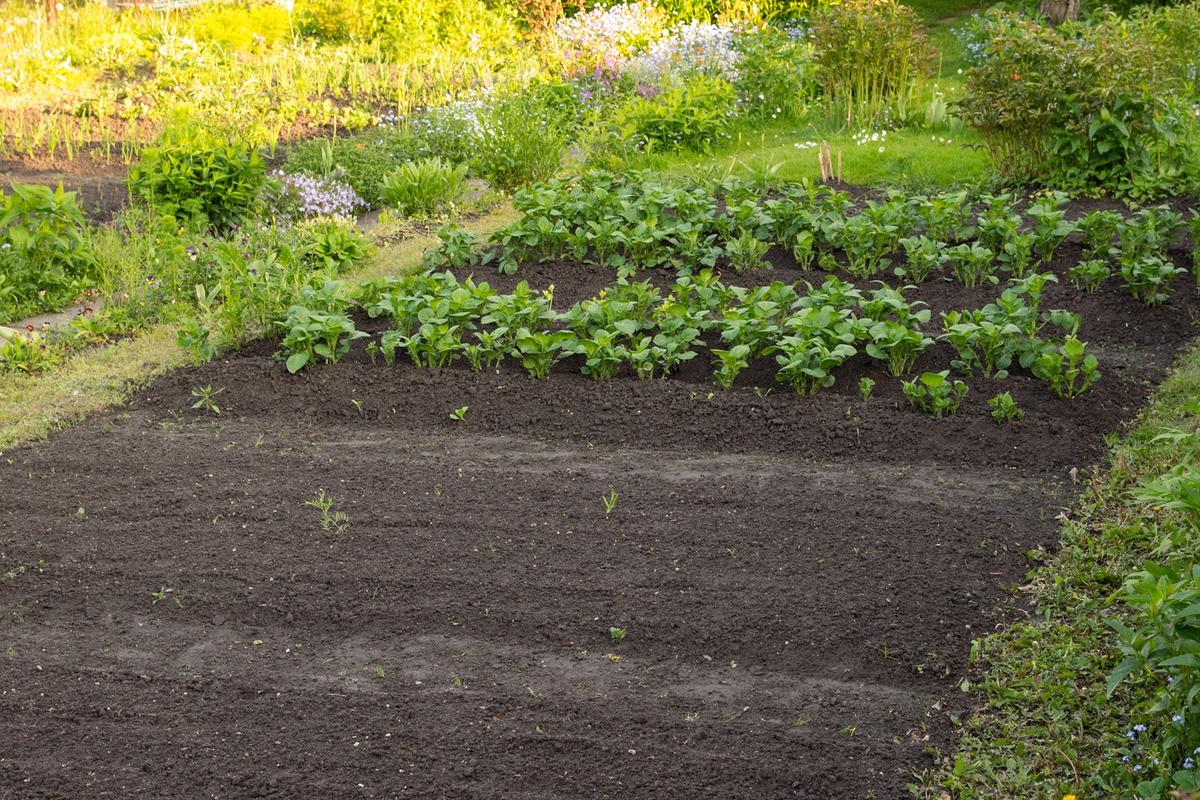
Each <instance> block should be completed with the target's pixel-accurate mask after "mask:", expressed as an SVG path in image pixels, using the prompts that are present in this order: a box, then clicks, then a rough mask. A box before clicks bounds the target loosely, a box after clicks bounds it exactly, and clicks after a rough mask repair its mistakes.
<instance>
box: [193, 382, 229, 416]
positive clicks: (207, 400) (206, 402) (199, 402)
mask: <svg viewBox="0 0 1200 800" xmlns="http://www.w3.org/2000/svg"><path fill="white" fill-rule="evenodd" d="M223 391H225V390H224V389H216V390H214V389H213V388H212V384H209V385H208V386H202V387H199V388H196V389H192V397H194V398H196V402H194V403H192V408H193V409H195V410H196V411H208V412H211V413H213V414H215V415H218V416H219V415H220V414H221V407H220V406H218V405H217V404H216V402H214V398H216V396H217V395H219V394H221V392H223Z"/></svg>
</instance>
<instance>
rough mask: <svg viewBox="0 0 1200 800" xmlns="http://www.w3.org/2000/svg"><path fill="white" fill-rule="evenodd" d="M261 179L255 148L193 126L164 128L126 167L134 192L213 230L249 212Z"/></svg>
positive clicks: (263, 177)
mask: <svg viewBox="0 0 1200 800" xmlns="http://www.w3.org/2000/svg"><path fill="white" fill-rule="evenodd" d="M266 181H267V167H266V162H265V161H264V160H263V158H262V155H261V154H260V153H259V151H258V149H257V148H255V147H252V146H250V145H248V144H246V143H244V142H241V141H238V140H235V139H223V138H220V137H219V136H218V135H217V134H214V133H211V132H207V131H204V130H201V129H200V128H199V127H197V126H196V125H193V124H185V125H176V126H174V127H171V128H169V129H168V130H167V131H166V132H165V133H164V134H163V137H162V140H161V141H160V142H159V143H158V144H157V145H155V146H154V147H148V148H146V149H145V150H143V151H142V157H141V159H140V160H139V161H138V162H137V163H136V164H135V165H134V166H133V167H132V168H131V169H130V170H129V188H130V191H131V192H132V193H133V194H134V195H136V196H137V197H139V198H141V199H142V200H144V201H146V202H147V203H150V204H151V205H153V206H154V207H156V208H158V209H161V210H162V211H164V212H167V213H170V214H173V215H174V216H176V217H178V218H181V219H184V220H189V221H191V222H193V223H195V224H198V225H202V226H210V227H212V228H215V229H217V230H226V229H229V228H232V227H233V226H234V225H237V224H238V223H240V222H242V221H243V220H245V219H246V218H247V217H249V216H251V215H253V214H254V212H255V211H256V208H257V206H258V203H259V198H260V193H261V192H262V190H263V187H264V185H265V184H266Z"/></svg>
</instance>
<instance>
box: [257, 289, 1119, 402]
mask: <svg viewBox="0 0 1200 800" xmlns="http://www.w3.org/2000/svg"><path fill="white" fill-rule="evenodd" d="M1055 281H1057V278H1056V277H1055V276H1054V275H1052V274H1050V273H1040V274H1039V273H1033V274H1030V275H1027V276H1025V277H1024V278H1014V279H1011V280H1010V282H1009V285H1008V286H1007V287H1006V288H1005V289H1004V290H1003V292H1001V294H1000V296H999V297H998V298H997V299H996V300H995V301H994V302H992V303H988V304H987V305H985V306H983V307H982V308H978V309H970V310H963V311H951V312H945V313H943V314H942V317H941V333H940V335H938V337H937V340H940V341H943V342H946V343H948V344H949V345H950V346H951V347H952V348H953V350H954V352H955V354H956V358H955V359H954V361H953V363H952V366H953V367H954V369H956V370H957V371H958V372H960V373H962V374H963V375H967V376H972V375H980V376H983V377H987V378H1004V377H1006V376H1007V375H1008V372H1009V370H1010V369H1012V368H1014V367H1015V366H1018V365H1019V366H1020V367H1021V368H1024V369H1027V370H1029V371H1031V372H1032V373H1033V374H1034V375H1035V376H1037V377H1039V378H1041V379H1042V380H1044V381H1045V382H1046V383H1047V384H1048V385H1049V387H1050V388H1051V389H1052V390H1053V391H1054V393H1055V394H1056V395H1058V396H1059V397H1064V398H1073V397H1076V396H1078V395H1079V394H1081V393H1082V392H1084V391H1085V390H1086V389H1087V388H1088V387H1089V386H1091V385H1092V384H1093V383H1094V382H1095V381H1096V380H1097V379H1098V378H1099V376H1100V374H1099V370H1098V365H1097V362H1096V358H1095V357H1094V356H1093V355H1091V354H1088V353H1087V352H1086V348H1085V346H1084V344H1083V343H1082V342H1080V341H1079V339H1078V338H1077V336H1076V334H1077V332H1078V329H1079V325H1080V318H1079V316H1078V315H1076V314H1074V313H1072V312H1069V311H1066V310H1063V309H1053V310H1048V311H1043V310H1042V309H1041V301H1042V296H1043V293H1044V290H1045V288H1046V286H1047V285H1048V284H1049V283H1051V282H1055ZM913 288H914V287H912V286H903V287H898V288H895V287H890V286H887V285H885V284H882V283H880V284H879V285H878V286H877V288H874V289H868V290H862V289H859V288H856V287H855V286H854V285H853V284H851V283H848V282H846V281H843V280H841V279H839V278H838V277H836V276H828V277H827V278H826V279H825V280H824V282H823V283H822V284H821V285H820V286H818V287H814V286H813V285H811V284H808V283H805V282H799V283H795V284H786V283H782V282H779V281H776V282H773V283H771V284H769V285H764V286H758V287H755V288H744V287H739V286H730V285H726V284H725V283H723V282H722V281H721V280H720V279H719V277H718V274H717V273H716V272H715V271H714V270H713V269H711V268H704V269H701V270H700V271H698V272H696V273H695V274H693V275H683V276H680V277H679V278H678V280H676V281H675V283H674V284H673V285H672V286H671V287H670V290H669V292H668V294H667V295H666V296H663V294H662V292H661V291H660V290H659V289H658V288H656V287H655V286H653V285H652V284H651V283H650V282H648V281H642V282H629V281H619V282H617V283H615V284H613V285H612V286H611V287H609V288H608V289H605V290H602V291H601V292H600V293H599V294H598V295H597V296H596V297H594V298H591V299H588V300H584V301H582V302H579V303H576V304H574V305H573V306H571V307H570V308H569V309H567V310H565V311H561V312H559V311H555V309H554V293H553V288H550V289H546V290H542V291H538V290H535V289H533V288H531V287H530V286H529V285H528V284H527V283H526V282H524V281H522V282H521V283H519V284H518V285H517V286H516V288H515V289H514V291H513V292H511V293H509V294H501V293H498V292H496V291H494V290H493V289H492V288H491V287H490V286H489V285H488V284H487V283H486V282H478V283H477V282H475V281H474V280H473V279H472V278H470V277H467V278H465V279H463V280H462V281H460V280H459V279H458V278H457V277H455V275H454V274H453V273H452V272H450V271H445V272H435V271H430V272H427V273H424V274H420V275H413V276H407V277H404V278H389V279H383V280H377V281H373V282H369V283H367V284H364V285H363V286H362V287H360V288H359V290H358V291H357V293H352V292H350V291H349V290H348V289H347V288H346V286H345V285H344V284H343V283H342V282H340V281H336V280H329V281H326V282H325V283H324V284H323V285H320V286H307V287H305V288H304V289H302V290H301V293H300V298H299V302H298V303H296V304H295V305H293V306H292V307H291V308H290V309H289V311H288V314H287V317H286V319H285V320H284V321H283V322H282V324H281V328H282V332H283V337H282V341H281V349H282V354H283V355H284V356H285V357H286V359H287V366H288V369H289V370H290V371H292V372H297V371H299V370H300V369H302V368H303V367H305V366H306V365H308V364H311V363H314V362H318V361H324V362H336V361H338V360H340V359H341V358H342V357H343V356H344V355H345V354H346V353H348V352H349V349H350V345H351V343H352V342H353V341H355V340H356V339H361V338H365V337H368V336H369V334H367V333H365V332H363V331H360V330H358V329H357V328H356V327H355V325H354V322H353V320H352V319H351V317H350V311H351V310H352V309H353V308H355V307H358V308H361V309H363V310H365V312H366V313H367V315H369V316H370V317H372V318H387V319H389V320H390V322H391V325H392V328H391V329H390V330H388V331H385V332H384V333H382V334H381V335H380V336H379V337H378V339H377V340H375V339H372V340H371V341H370V342H369V343H368V344H367V351H368V353H369V354H370V356H371V358H372V360H376V359H382V360H383V361H384V362H386V363H389V364H390V363H393V362H394V361H395V360H396V358H397V355H398V354H403V355H405V356H407V358H408V359H409V360H411V361H412V363H414V364H416V365H417V366H421V367H446V366H450V365H452V364H454V363H455V362H457V361H460V360H466V361H467V363H468V364H469V365H470V367H471V368H472V369H474V370H482V369H485V368H495V367H498V366H499V365H500V364H501V362H502V361H503V360H504V359H505V358H508V357H511V358H513V359H515V360H516V361H518V362H519V363H520V364H521V365H522V366H523V367H524V368H525V370H526V371H527V372H528V373H529V375H530V377H531V378H545V377H547V375H549V373H550V370H551V368H552V367H553V366H554V365H555V364H557V363H558V362H559V361H562V360H563V359H565V358H569V357H572V356H578V357H580V359H581V360H582V371H583V373H584V374H586V375H588V376H590V377H592V378H593V379H595V380H609V379H612V378H613V377H614V376H616V374H617V373H618V371H619V370H620V369H621V368H622V366H628V368H629V370H630V371H631V372H632V373H633V374H634V375H636V377H638V378H639V379H651V378H656V377H666V376H668V375H670V374H671V373H673V372H674V371H676V370H677V368H678V367H679V365H680V364H682V363H684V362H686V361H690V360H691V359H693V358H696V357H697V356H698V355H699V354H700V352H701V351H702V350H704V349H708V350H709V352H710V354H711V357H712V366H713V379H714V382H715V383H716V385H717V386H718V387H719V388H721V389H730V388H732V386H733V383H734V381H735V380H736V378H737V376H738V374H739V373H740V372H741V371H742V370H743V369H745V368H746V367H748V366H749V364H750V363H751V361H752V360H753V359H757V358H774V361H775V363H776V365H777V372H776V377H777V380H778V381H780V382H782V383H785V384H787V385H789V386H790V387H791V388H792V389H793V390H794V391H795V392H796V393H797V394H800V395H809V394H813V393H815V392H816V391H817V390H819V389H821V388H824V387H828V386H831V385H833V383H834V370H836V369H837V368H838V367H839V366H841V365H842V364H844V363H845V362H846V361H847V360H848V359H850V358H851V357H853V356H856V355H858V354H859V353H865V354H866V355H867V356H868V357H870V358H871V359H874V360H876V361H879V362H881V363H882V364H884V365H885V367H886V369H887V371H888V373H889V374H890V375H892V376H894V377H901V376H904V375H906V374H908V373H910V372H911V371H912V370H913V368H914V367H915V365H916V362H917V359H918V357H919V356H920V355H921V354H922V353H924V352H925V351H926V350H927V349H928V348H929V347H931V346H932V345H933V344H934V342H935V338H934V337H933V336H931V335H930V332H927V331H926V327H927V326H928V324H929V323H930V318H931V313H930V310H929V309H928V308H926V307H925V304H924V303H922V302H920V301H919V300H909V299H908V298H907V297H906V296H905V294H906V292H908V291H909V290H911V289H913ZM1052 333H1053V334H1054V335H1051V334H1052ZM710 342H711V344H712V346H709V343H710ZM718 345H719V346H718ZM947 374H948V373H947ZM937 375H939V373H930V374H926V375H922V376H921V379H920V381H919V382H916V381H914V382H909V383H908V384H907V385H906V390H905V393H906V395H909V396H910V397H911V398H912V399H913V403H914V405H917V406H921V407H923V404H922V403H921V402H919V401H918V399H917V397H916V393H918V390H920V393H921V394H922V396H924V394H927V393H932V394H930V398H931V399H932V400H937V399H938V398H939V397H940V394H938V392H940V391H941V390H942V389H943V388H944V387H943V385H942V384H943V383H944V384H945V385H946V387H948V389H949V390H950V391H952V392H953V391H961V392H963V393H965V387H964V388H963V389H961V390H959V389H958V388H957V387H958V386H959V385H961V382H955V381H949V380H946V374H942V375H941V378H942V379H943V380H941V381H939V380H937V377H936V376H937ZM959 399H961V395H960V396H959ZM956 405H957V404H955V406H956ZM927 410H930V411H931V412H932V411H934V409H933V408H932V407H931V408H928V409H927ZM941 410H942V409H941V408H939V409H938V411H939V412H940V411H941ZM951 410H952V409H951ZM939 416H940V413H939Z"/></svg>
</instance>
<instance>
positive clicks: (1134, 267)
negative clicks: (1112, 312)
mask: <svg viewBox="0 0 1200 800" xmlns="http://www.w3.org/2000/svg"><path fill="white" fill-rule="evenodd" d="M1183 271H1184V270H1183V269H1181V268H1179V267H1176V266H1175V264H1174V263H1173V262H1172V261H1170V260H1168V259H1166V258H1163V257H1162V256H1159V255H1154V254H1152V253H1147V254H1144V255H1140V256H1135V257H1132V258H1127V257H1125V256H1124V255H1122V257H1121V264H1120V269H1119V274H1120V276H1121V280H1122V281H1124V283H1125V288H1126V289H1127V290H1128V291H1129V293H1130V294H1131V295H1133V296H1134V297H1136V298H1137V299H1138V300H1141V301H1142V302H1143V303H1145V304H1146V305H1158V304H1159V303H1163V302H1166V301H1167V299H1169V298H1170V296H1171V284H1172V283H1174V281H1175V276H1176V275H1178V274H1179V273H1181V272H1183Z"/></svg>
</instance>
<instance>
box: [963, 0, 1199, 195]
mask: <svg viewBox="0 0 1200 800" xmlns="http://www.w3.org/2000/svg"><path fill="white" fill-rule="evenodd" d="M1176 17H1188V18H1190V19H1192V20H1193V22H1192V24H1191V25H1190V27H1189V26H1187V25H1182V26H1181V25H1178V24H1176ZM1198 18H1200V9H1197V8H1195V7H1194V6H1190V7H1187V8H1186V9H1185V10H1183V11H1180V12H1178V13H1177V14H1175V15H1174V16H1172V15H1168V14H1165V13H1164V12H1163V11H1162V10H1159V11H1154V12H1148V13H1145V14H1142V15H1139V16H1138V17H1136V18H1134V19H1132V20H1124V19H1121V18H1118V17H1115V16H1100V17H1098V18H1096V19H1095V20H1094V21H1093V22H1092V23H1091V24H1081V25H1075V26H1072V27H1071V28H1070V29H1069V30H1067V29H1063V30H1061V31H1059V30H1055V29H1053V28H1049V27H1047V26H1044V25H1042V24H1041V23H1040V22H1035V21H1032V20H1026V19H1022V18H1020V17H1017V16H1016V15H1014V14H1011V13H1009V12H1002V11H997V12H991V14H990V19H991V21H992V26H991V27H992V35H991V36H990V38H989V40H988V45H987V50H986V57H985V58H984V59H983V60H982V61H981V63H979V64H978V65H977V66H973V67H971V68H970V69H969V70H968V71H967V95H966V97H965V98H964V100H963V101H962V103H961V113H962V115H963V119H964V120H965V121H966V122H967V123H968V124H969V125H971V126H972V127H974V128H975V129H976V130H977V131H979V132H980V134H981V135H982V136H983V139H984V143H985V145H986V147H987V148H988V151H989V153H990V154H991V156H992V162H993V165H994V166H995V168H996V170H997V172H998V174H999V175H1000V176H1001V178H1003V179H1005V180H1009V181H1015V182H1031V183H1038V184H1041V185H1049V186H1053V187H1057V188H1061V189H1065V190H1067V191H1071V192H1091V193H1102V192H1110V193H1115V194H1118V195H1122V196H1128V197H1133V198H1137V199H1144V198H1147V197H1153V196H1162V195H1171V194H1178V193H1181V192H1185V191H1188V190H1190V189H1192V188H1194V187H1195V186H1196V182H1197V178H1198V176H1200V163H1198V156H1200V153H1198V151H1197V149H1196V147H1195V144H1194V142H1195V135H1194V131H1195V126H1196V122H1195V120H1194V118H1193V116H1192V114H1191V112H1190V110H1189V109H1190V105H1191V103H1193V102H1194V101H1195V99H1196V89H1195V82H1194V70H1195V65H1194V62H1192V61H1188V60H1187V59H1186V57H1182V58H1181V57H1180V56H1174V57H1169V54H1170V53H1172V52H1173V51H1181V52H1187V51H1189V50H1190V52H1195V48H1196V46H1197V45H1198V44H1200V34H1198V33H1197V31H1200V24H1196V22H1195V20H1196V19H1198ZM1178 31H1188V33H1186V35H1185V36H1184V37H1183V38H1184V39H1185V40H1186V41H1182V42H1179V41H1177V42H1173V43H1172V44H1171V45H1168V46H1166V47H1164V42H1163V40H1164V39H1167V38H1169V37H1171V36H1173V35H1174V34H1175V33H1176V32H1178Z"/></svg>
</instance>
